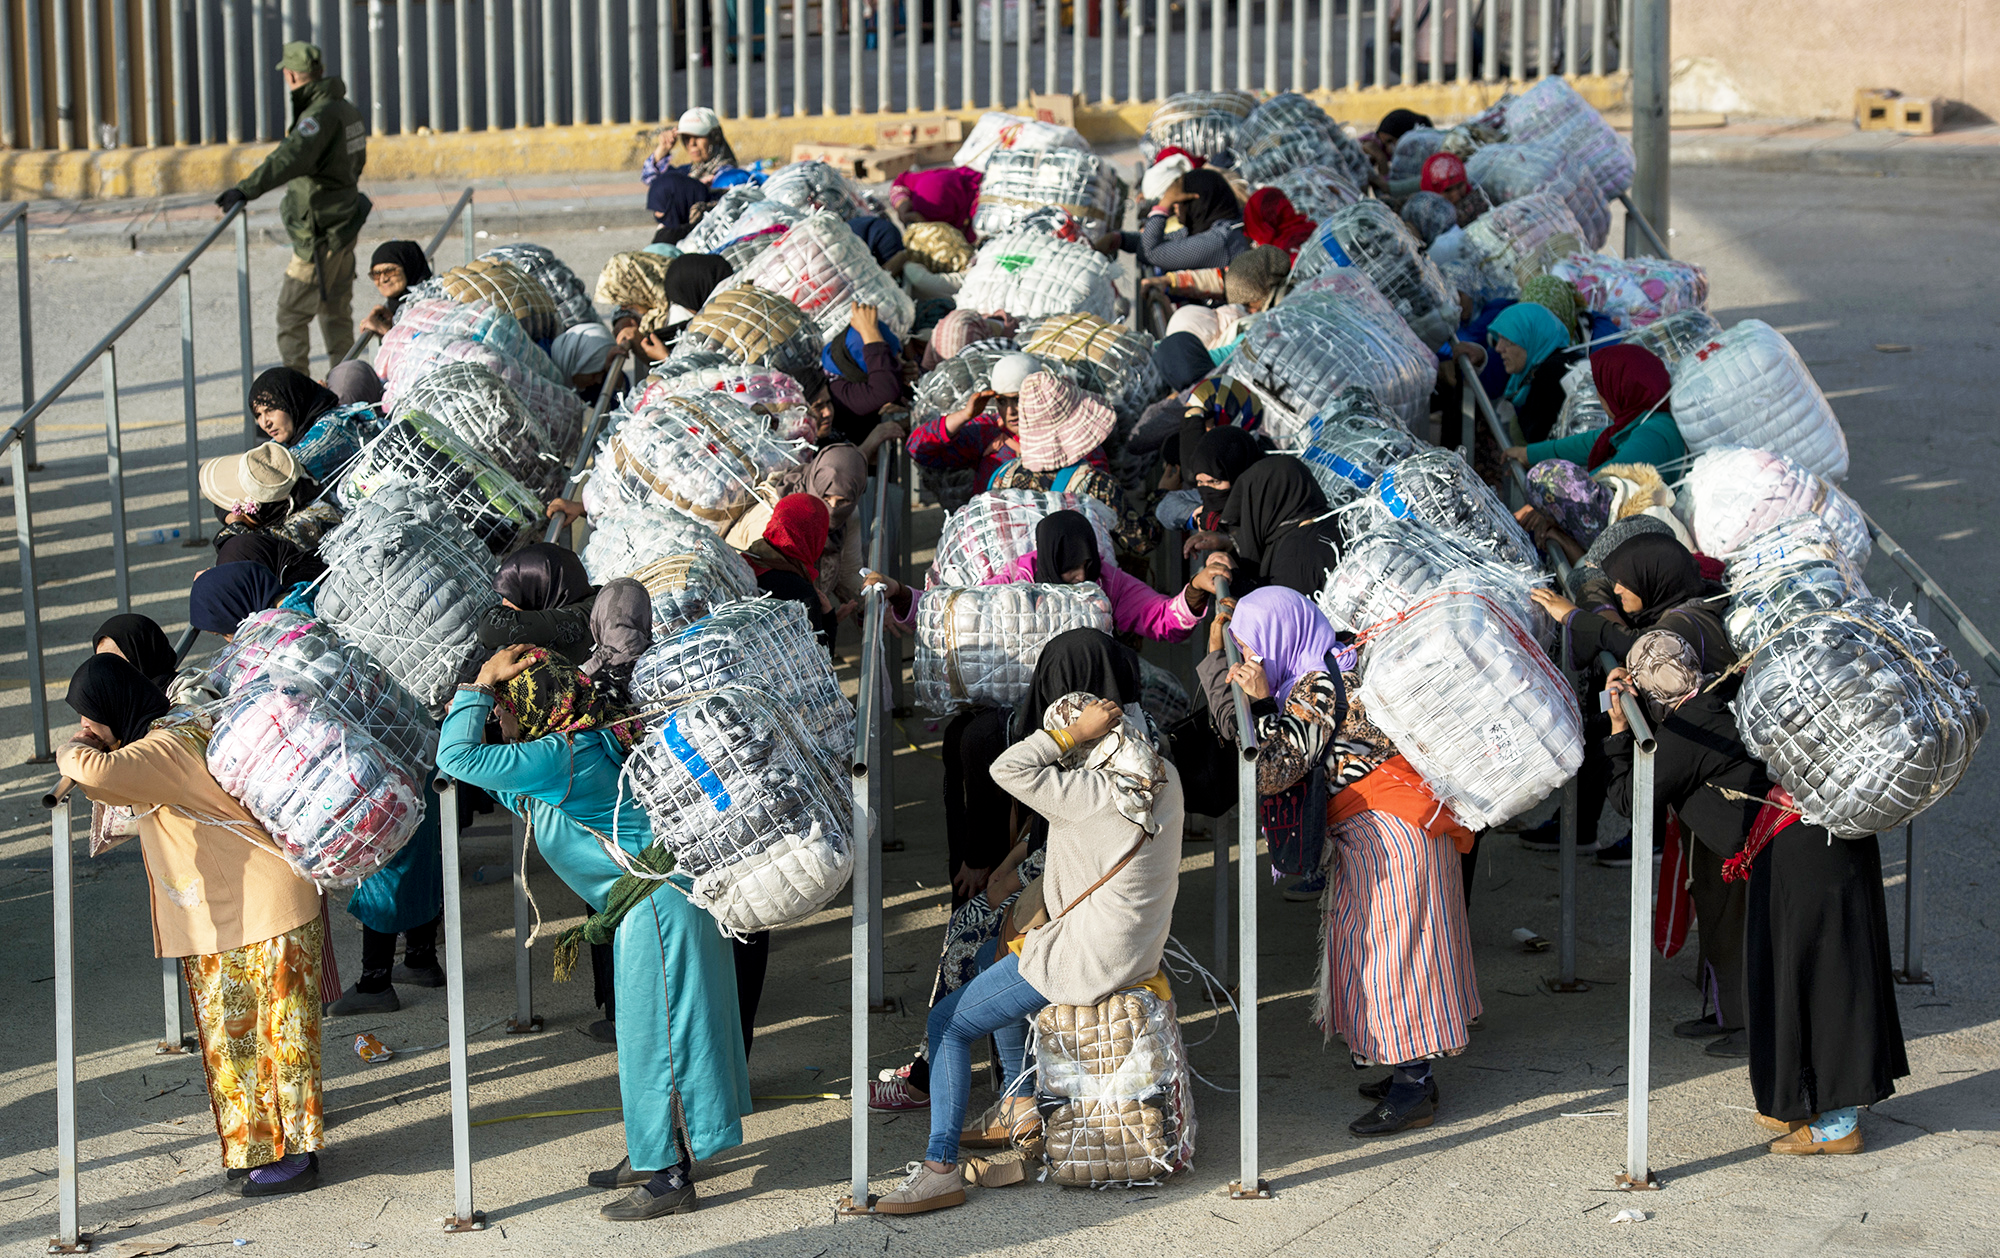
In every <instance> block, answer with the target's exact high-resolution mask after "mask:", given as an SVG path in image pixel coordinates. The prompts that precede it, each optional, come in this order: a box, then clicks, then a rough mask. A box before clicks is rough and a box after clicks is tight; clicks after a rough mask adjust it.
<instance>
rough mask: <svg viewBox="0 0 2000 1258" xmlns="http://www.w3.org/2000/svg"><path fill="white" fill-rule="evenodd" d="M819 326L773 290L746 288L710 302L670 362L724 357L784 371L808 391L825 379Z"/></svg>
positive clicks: (683, 336) (685, 333)
mask: <svg viewBox="0 0 2000 1258" xmlns="http://www.w3.org/2000/svg"><path fill="white" fill-rule="evenodd" d="M819 351H820V339H819V325H818V324H816V323H814V322H813V321H812V320H811V319H810V318H808V317H807V316H806V312H805V311H803V310H800V309H799V308H798V307H797V306H794V305H793V304H792V303H791V302H789V301H787V300H786V299H785V298H783V297H780V296H779V295H778V294H776V293H773V292H767V291H766V290H764V289H761V288H757V287H755V286H754V285H748V284H745V285H743V286H741V287H738V288H725V289H723V290H722V291H720V292H718V293H716V294H715V295H714V296H713V297H710V298H709V299H708V304H707V305H705V306H703V307H702V308H701V313H699V314H697V315H695V317H694V318H693V319H692V320H690V321H689V322H688V325H687V328H686V329H685V330H684V331H683V332H682V333H681V339H680V340H679V341H677V342H675V344H674V351H673V354H672V358H674V359H682V358H688V357H691V356H693V355H695V354H703V353H720V354H725V355H727V356H728V357H729V358H730V359H731V360H733V361H735V362H739V363H742V364H744V365H745V366H749V367H770V368H773V369H775V370H777V371H782V372H784V373H785V374H786V375H788V376H790V377H791V378H792V379H794V380H796V381H798V382H799V384H800V386H801V387H803V388H804V389H806V390H807V391H808V392H810V391H811V390H813V389H816V388H818V387H819V384H820V381H821V380H822V379H824V378H825V377H824V375H823V373H822V372H821V371H820V367H819Z"/></svg>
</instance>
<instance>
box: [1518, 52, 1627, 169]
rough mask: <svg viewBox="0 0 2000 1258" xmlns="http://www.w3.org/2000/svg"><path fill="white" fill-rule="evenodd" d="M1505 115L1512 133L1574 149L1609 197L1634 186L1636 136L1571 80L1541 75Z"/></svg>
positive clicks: (1527, 138)
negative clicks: (1621, 128) (1625, 131)
mask: <svg viewBox="0 0 2000 1258" xmlns="http://www.w3.org/2000/svg"><path fill="white" fill-rule="evenodd" d="M1502 117H1503V119H1504V125H1505V127H1506V130H1507V138H1508V139H1510V140H1517V141H1523V142H1530V143H1544V144H1550V145H1553V146H1554V147H1557V148H1560V149H1562V150H1564V151H1565V152H1568V153H1570V154H1572V155H1573V156H1574V157H1575V159H1576V160H1577V162H1578V163H1579V164H1581V165H1582V166H1583V167H1585V168H1586V169H1587V170H1589V171H1590V173H1591V176H1592V177H1593V178H1594V179H1595V181H1596V185H1597V190H1598V192H1599V193H1600V194H1602V195H1603V196H1604V197H1606V198H1611V197H1616V196H1617V195H1618V194H1619V193H1621V192H1623V191H1625V190H1626V189H1627V188H1630V187H1631V186H1632V172H1633V171H1634V170H1635V169H1636V162H1635V160H1634V158H1633V155H1632V142H1631V141H1630V140H1629V139H1627V138H1626V137H1624V136H1622V135H1620V134H1619V133H1618V132H1617V131H1616V130H1615V129H1613V128H1612V126H1611V124H1610V123H1609V122H1607V121H1606V120H1605V118H1604V115H1603V114H1602V113H1600V112H1599V111H1598V110H1597V108H1596V107H1595V106H1593V105H1592V104H1591V103H1590V102H1589V101H1587V100H1585V99H1584V98H1583V97H1582V96H1581V95H1579V94H1578V93H1577V90H1576V89H1575V88H1574V87H1571V86H1570V84H1569V81H1568V80H1566V79H1563V78H1561V77H1559V76H1557V75H1549V76H1547V77H1545V78H1543V79H1541V80H1539V81H1538V82H1536V84H1535V85H1534V86H1533V87H1531V88H1529V89H1528V90H1527V91H1525V92H1523V93H1521V94H1520V95H1519V96H1516V97H1514V98H1513V99H1512V100H1509V101H1507V102H1506V105H1505V107H1504V110H1503V114H1502Z"/></svg>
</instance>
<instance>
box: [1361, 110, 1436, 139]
mask: <svg viewBox="0 0 2000 1258" xmlns="http://www.w3.org/2000/svg"><path fill="white" fill-rule="evenodd" d="M1430 125H1431V120H1430V119H1429V118H1428V117H1426V116H1425V115H1423V114H1420V113H1418V112H1416V111H1415V110H1413V109H1392V110H1390V111H1389V112H1388V113H1386V114H1383V115H1382V121H1381V122H1379V123H1377V124H1376V125H1375V134H1376V135H1379V136H1381V137H1383V138H1384V139H1389V140H1400V139H1402V138H1403V137H1404V136H1405V135H1408V134H1409V133H1410V132H1411V131H1414V130H1415V129H1416V128H1418V127H1428V126H1430Z"/></svg>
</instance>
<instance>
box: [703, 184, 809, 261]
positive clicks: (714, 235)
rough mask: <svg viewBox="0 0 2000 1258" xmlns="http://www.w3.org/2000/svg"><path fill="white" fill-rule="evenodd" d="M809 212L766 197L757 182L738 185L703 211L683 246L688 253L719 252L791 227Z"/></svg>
mask: <svg viewBox="0 0 2000 1258" xmlns="http://www.w3.org/2000/svg"><path fill="white" fill-rule="evenodd" d="M808 213H810V211H805V210H800V209H798V208H797V207H795V206H793V205H792V204H790V203H789V202H786V201H779V200H774V199H772V198H770V197H767V196H765V195H764V190H763V189H762V188H760V187H758V186H757V185H755V184H749V183H744V184H738V185H736V186H735V187H734V188H731V189H729V190H728V191H727V192H725V193H723V194H722V198H721V199H720V200H718V201H716V202H715V203H714V204H712V205H710V206H709V207H708V209H707V210H706V211H704V212H703V214H702V216H701V221H700V222H698V223H696V224H695V225H694V230H692V231H690V232H689V233H688V234H687V235H686V236H685V237H683V238H682V239H681V249H682V251H683V252H686V253H719V252H721V250H722V249H723V247H724V246H726V245H730V244H733V243H735V242H736V241H738V240H741V239H742V238H743V237H745V236H751V235H755V234H756V233H758V232H761V231H769V230H770V229H771V228H773V227H790V226H791V225H792V224H794V223H796V222H798V221H799V220H800V219H802V218H804V217H805V216H806V214H808Z"/></svg>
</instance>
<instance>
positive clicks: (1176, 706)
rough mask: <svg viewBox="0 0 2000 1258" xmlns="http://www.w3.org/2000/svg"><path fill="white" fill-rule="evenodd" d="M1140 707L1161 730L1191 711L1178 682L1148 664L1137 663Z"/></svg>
mask: <svg viewBox="0 0 2000 1258" xmlns="http://www.w3.org/2000/svg"><path fill="white" fill-rule="evenodd" d="M1139 706H1140V707H1142V708H1144V709H1145V710H1146V715H1147V716H1150V717H1152V718H1153V724H1155V725H1157V726H1159V727H1160V728H1161V729H1162V730H1164V729H1166V728H1167V727H1168V726H1170V725H1172V724H1174V723H1175V722H1176V721H1179V720H1180V719H1182V718H1183V717H1185V716H1186V715H1187V714H1188V713H1190V712H1192V711H1194V700H1192V699H1190V698H1189V697H1188V692H1187V687H1186V686H1183V685H1182V684H1181V679H1180V678H1178V677H1176V676H1174V675H1173V674H1172V673H1170V672H1168V671H1167V670H1166V669H1164V668H1161V667H1160V666H1159V665H1158V664H1155V663H1153V662H1152V661H1151V660H1147V659H1141V660H1140V661H1139Z"/></svg>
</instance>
